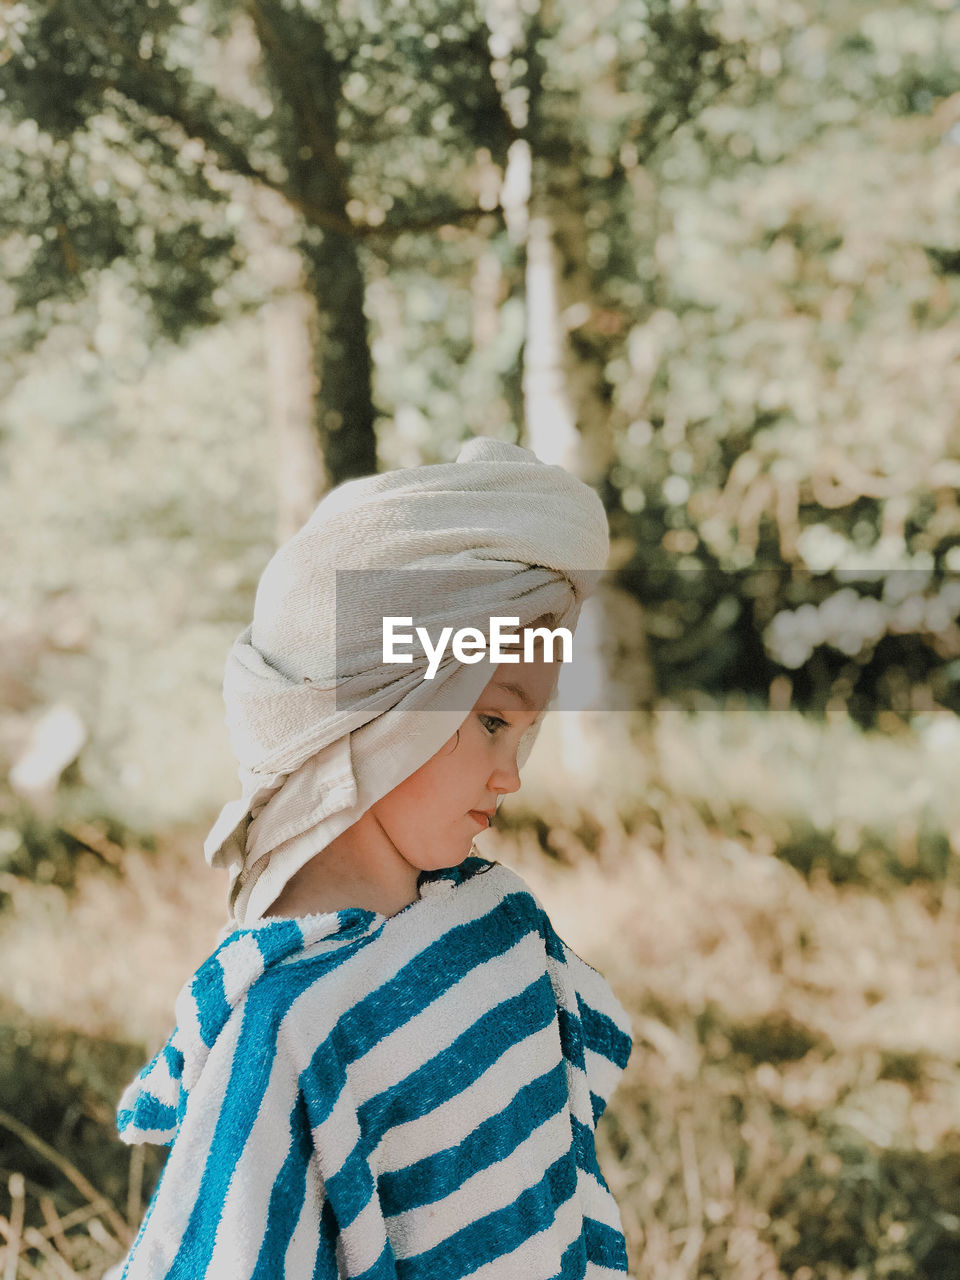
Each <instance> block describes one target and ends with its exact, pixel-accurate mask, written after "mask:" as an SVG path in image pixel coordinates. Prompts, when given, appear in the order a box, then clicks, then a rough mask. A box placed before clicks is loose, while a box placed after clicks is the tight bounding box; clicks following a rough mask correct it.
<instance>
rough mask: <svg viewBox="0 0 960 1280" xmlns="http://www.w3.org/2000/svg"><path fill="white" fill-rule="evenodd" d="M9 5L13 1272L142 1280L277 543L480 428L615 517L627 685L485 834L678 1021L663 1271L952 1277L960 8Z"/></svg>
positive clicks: (649, 1024) (1, 647)
mask: <svg viewBox="0 0 960 1280" xmlns="http://www.w3.org/2000/svg"><path fill="white" fill-rule="evenodd" d="M0 27H2V32H3V40H2V44H0V93H2V99H0V139H2V146H0V259H2V270H0V276H2V284H0V300H2V302H0V305H2V316H3V321H2V331H0V338H2V343H3V356H4V359H3V363H2V369H0V378H2V383H3V401H2V408H0V546H2V564H3V577H2V580H0V700H2V711H0V973H2V975H3V983H2V987H0V1215H2V1217H0V1237H2V1238H0V1255H2V1258H3V1267H4V1268H5V1269H4V1270H3V1271H2V1274H3V1276H4V1280H13V1277H14V1276H15V1275H16V1276H21V1275H22V1276H25V1277H30V1276H36V1275H40V1276H43V1277H53V1276H58V1277H63V1276H71V1275H79V1276H91V1277H94V1276H100V1275H101V1274H102V1271H103V1269H104V1268H105V1266H106V1265H107V1264H108V1263H110V1262H112V1261H115V1260H116V1259H117V1258H118V1257H119V1256H120V1255H121V1253H122V1247H121V1245H122V1243H126V1242H128V1241H129V1239H130V1232H131V1229H132V1228H133V1227H135V1226H136V1225H137V1224H138V1223H139V1220H140V1216H141V1212H142V1207H143V1204H144V1203H145V1200H146V1197H147V1195H148V1194H149V1191H150V1190H151V1188H152V1186H153V1185H154V1183H155V1180H156V1176H157V1174H158V1171H159V1169H160V1167H161V1162H162V1157H163V1155H164V1154H165V1150H163V1149H153V1148H152V1149H149V1150H147V1151H146V1152H144V1150H143V1149H142V1148H140V1149H134V1151H133V1154H132V1158H131V1152H130V1150H129V1149H128V1148H126V1147H124V1146H122V1144H120V1142H119V1141H118V1139H117V1138H116V1136H115V1130H114V1109H115V1106H116V1102H117V1099H118V1097H119V1093H120V1091H121V1089H122V1087H123V1085H125V1084H126V1082H127V1081H128V1080H129V1079H130V1078H131V1077H132V1075H133V1074H135V1072H136V1071H137V1070H138V1069H139V1067H140V1066H141V1065H142V1064H143V1063H144V1062H145V1061H146V1060H147V1059H148V1058H149V1057H150V1056H152V1054H153V1053H154V1052H155V1050H156V1049H157V1048H158V1047H159V1045H160V1044H161V1043H162V1042H163V1040H164V1039H165V1038H166V1035H167V1033H168V1031H169V1030H170V1028H171V1026H172V1018H173V1001H174V998H175V996H176V993H177V991H178V989H179V987H180V985H181V984H182V983H183V982H184V981H185V980H186V979H187V978H188V977H189V975H190V973H191V972H192V971H193V969H194V967H195V966H196V965H197V964H199V962H200V961H201V960H202V959H203V958H204V956H205V955H207V954H208V953H209V951H210V950H211V949H212V947H213V945H214V941H215V936H216V933H217V931H218V929H219V927H220V925H221V923H222V922H223V920H224V918H225V915H224V909H225V906H224V903H225V892H226V886H225V883H223V882H222V881H221V880H220V878H219V876H218V875H215V874H214V873H212V872H210V871H208V870H207V869H206V867H205V866H204V863H203V858H202V850H201V844H202V839H203V836H204V835H205V833H206V831H207V829H208V828H209V826H210V824H211V822H212V820H213V818H214V817H215V816H216V814H217V813H218V812H219V809H220V806H221V805H222V804H223V803H224V802H225V801H226V800H228V799H231V798H233V797H234V795H236V794H237V792H238V790H239V788H238V784H237V781H236V777H235V773H234V764H233V760H232V756H231V753H230V748H229V743H228V740H227V735H226V730H225V728H224V727H223V723H222V714H223V708H222V703H221V699H220V681H221V678H222V673H223V664H224V660H225V657H226V653H227V650H228V648H229V646H230V644H231V642H232V640H233V639H234V637H235V636H236V634H237V633H238V632H239V630H240V629H241V628H242V627H243V626H244V625H245V624H246V622H247V621H248V619H249V615H250V610H251V607H252V602H253V593H254V589H255V586H256V582H257V579H258V577H259V574H260V571H261V570H262V568H263V566H264V565H265V564H266V562H267V560H268V559H269V557H270V555H271V553H272V551H273V549H274V547H275V546H276V545H277V542H278V541H279V540H282V539H284V538H286V537H287V536H289V534H290V533H292V532H293V531H294V530H295V529H296V528H298V527H299V525H300V523H301V522H302V521H303V520H304V519H305V518H306V516H307V514H308V513H309V511H310V510H311V509H312V507H313V505H314V503H315V502H316V501H317V499H318V498H319V496H320V495H321V494H322V493H323V492H324V490H325V489H326V488H327V487H328V486H330V485H332V484H336V483H339V482H340V481H342V480H344V479H347V478H349V477H352V476H356V475H362V474H367V473H369V472H372V471H374V470H377V469H385V468H389V467H395V466H407V465H414V464H417V463H420V462H434V461H441V460H448V459H451V458H453V457H454V456H455V455H456V452H457V450H458V447H459V444H460V442H462V440H463V439H465V438H466V437H468V436H469V435H471V434H473V433H483V434H489V435H494V436H498V437H500V438H502V439H504V440H510V441H519V443H521V444H525V445H527V446H529V447H531V448H533V449H535V451H536V452H537V453H538V454H539V456H540V457H542V458H543V459H544V460H545V461H549V462H560V463H562V464H563V465H565V466H568V467H570V468H571V469H573V470H575V471H576V472H577V473H578V474H580V475H581V476H582V478H583V479H585V480H587V481H588V482H589V483H591V484H593V485H595V486H596V488H597V489H598V491H599V492H600V493H601V495H602V496H603V499H604V501H605V504H606V506H607V509H608V512H609V518H610V525H611V532H612V535H613V556H612V559H611V569H614V570H616V571H617V582H618V587H619V590H618V591H617V592H612V593H611V594H610V598H609V599H608V600H607V601H606V603H605V606H604V607H605V609H606V610H607V613H606V615H605V616H606V618H607V624H608V626H607V631H608V634H609V635H610V636H612V637H613V638H614V640H615V643H616V656H615V662H616V664H617V669H618V675H619V679H620V681H621V683H622V685H623V688H624V706H625V708H629V709H625V710H624V712H623V713H618V712H603V713H596V714H595V715H593V717H591V714H590V713H583V714H580V713H556V719H555V720H554V721H553V723H552V724H550V725H548V727H547V728H546V729H545V730H544V732H543V734H541V739H540V742H539V743H538V746H537V750H536V751H535V752H534V755H533V757H532V758H531V761H530V764H529V766H528V773H527V777H526V779H525V785H524V789H523V791H522V792H520V793H519V795H517V796H515V797H512V798H511V799H510V800H509V801H508V802H507V803H506V804H505V805H504V806H503V809H502V810H501V814H500V818H499V821H498V825H497V828H496V829H495V830H493V831H491V832H488V833H487V834H486V835H484V836H481V837H480V838H479V839H478V849H479V851H480V852H481V853H483V854H484V855H485V856H487V857H494V858H499V859H501V860H502V861H504V862H506V863H508V864H509V865H512V866H514V867H516V868H517V869H518V870H519V871H520V872H521V874H524V875H525V876H526V877H527V879H528V880H529V882H530V883H531V885H532V886H533V887H534V888H535V889H536V890H537V892H538V893H540V894H541V896H542V898H543V900H544V903H545V905H546V906H547V907H548V910H549V911H550V912H551V915H552V916H553V917H554V919H555V922H556V924H557V927H558V929H559V931H560V933H561V934H562V935H563V936H564V937H565V938H566V939H567V940H568V941H569V942H570V944H571V945H573V946H574V947H575V948H576V949H578V950H579V951H580V952H581V954H583V955H584V957H585V958H587V959H588V960H589V961H590V962H591V963H592V964H595V965H596V966H597V967H599V968H601V969H602V970H603V971H604V972H605V974H606V975H607V976H608V978H609V980H610V982H611V984H612V985H613V986H614V988H615V990H616V991H617V993H618V994H619V995H620V997H621V999H622V1000H623V1001H624V1003H625V1004H626V1005H627V1007H628V1008H629V1009H630V1011H631V1014H632V1016H633V1018H634V1025H635V1032H636V1041H635V1047H634V1051H633V1056H632V1058H631V1062H630V1066H629V1068H628V1071H627V1073H626V1076H625V1077H624V1081H623V1083H622V1085H621V1087H620V1090H619V1092H618V1093H617V1095H615V1098H614V1101H613V1104H612V1106H611V1108H610V1109H609V1111H608V1112H607V1114H606V1115H605V1117H604V1119H603V1121H602V1123H601V1126H600V1143H601V1151H600V1156H601V1165H602V1167H603V1169H604V1171H605V1173H606V1175H607V1178H608V1181H609V1183H610V1185H611V1188H612V1189H613V1191H614V1193H615V1194H616V1196H617V1198H618V1201H619V1203H620V1205H621V1209H622V1213H623V1219H624V1225H625V1228H626V1231H627V1236H628V1247H629V1250H630V1257H631V1263H632V1268H633V1271H634V1273H635V1274H636V1276H637V1277H654V1278H655V1280H674V1278H677V1280H679V1278H680V1277H696V1276H704V1277H707V1276H709V1277H715V1278H716V1280H733V1278H734V1277H736V1278H737V1280H772V1278H774V1277H781V1276H784V1277H791V1278H792V1280H820V1278H821V1277H822V1278H825V1280H834V1278H835V1277H837V1278H839V1277H858V1278H864V1280H866V1278H868V1277H869V1278H873V1277H888V1278H889V1277H893V1278H895V1280H907V1278H908V1277H929V1278H930V1280H949V1278H950V1277H960V1204H958V1200H957V1183H958V1177H960V1066H958V1060H960V1004H958V998H960V980H958V972H957V960H958V954H960V952H958V935H957V924H958V911H960V892H958V884H960V877H958V871H957V855H958V852H960V788H958V786H957V775H958V770H960V719H958V713H960V627H958V625H957V618H958V615H960V580H958V576H957V574H956V570H957V569H960V507H958V501H957V498H958V492H960V420H958V405H960V360H958V356H960V324H958V302H960V286H958V273H960V224H958V218H957V215H958V209H960V12H958V10H957V7H956V6H954V5H952V4H951V3H945V2H943V0H933V2H930V0H928V2H927V3H920V2H919V0H918V2H917V3H887V2H885V0H879V2H878V3H875V4H872V5H869V6H867V5H864V4H860V3H856V2H855V0H834V3H832V4H830V5H827V4H825V3H816V2H815V0H710V2H709V3H707V2H704V3H696V4H694V3H684V0H673V2H672V3H667V2H666V0H649V2H645V0H593V3H592V4H590V5H585V4H583V3H580V2H579V0H489V3H486V4H484V3H482V2H480V3H477V4H475V5H474V4H467V5H465V6H464V5H463V4H462V3H456V4H455V3H452V2H450V3H448V2H447V0H379V2H374V0H341V2H340V3H337V4H334V3H332V0H328V2H325V3H321V2H320V0H283V2H282V3H281V2H280V0H247V3H245V4H243V5H233V4H228V3H225V2H223V0H193V2H192V3H189V4H178V3H169V2H168V0H147V2H146V3H145V4H133V3H130V0H98V2H97V3H94V2H93V0H59V2H56V3H54V2H47V0H11V2H10V3H7V4H5V5H4V6H3V10H2V15H0ZM565 717H566V718H565ZM4 1239H6V1240H7V1241H12V1243H10V1244H8V1245H7V1246H6V1248H4ZM17 1255H19V1258H18V1257H17Z"/></svg>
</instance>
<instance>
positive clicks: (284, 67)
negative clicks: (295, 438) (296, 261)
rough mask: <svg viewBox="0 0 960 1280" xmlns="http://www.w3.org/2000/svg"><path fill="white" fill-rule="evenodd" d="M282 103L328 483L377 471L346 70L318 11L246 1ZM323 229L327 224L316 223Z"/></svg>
mask: <svg viewBox="0 0 960 1280" xmlns="http://www.w3.org/2000/svg"><path fill="white" fill-rule="evenodd" d="M248 6H249V11H250V15H251V18H252V20H253V24H254V27H255V28H256V32H257V37H258V39H259V41H260V47H261V51H262V58H263V67H264V70H265V72H266V74H267V78H268V80H269V81H270V83H271V86H272V91H273V95H274V98H275V100H276V103H277V108H278V109H277V111H276V119H277V122H278V131H279V133H278V147H279V149H280V151H281V153H282V158H283V162H284V165H285V167H286V169H287V173H288V175H289V185H290V187H291V188H292V190H293V191H294V192H295V193H296V195H297V197H299V198H300V201H301V208H302V209H305V210H318V211H319V213H318V214H315V215H314V217H313V220H312V224H311V215H310V213H309V212H307V213H304V214H303V217H304V218H305V221H306V224H307V225H306V227H305V228H304V232H303V234H302V235H301V236H300V243H299V245H298V246H297V247H298V250H299V253H300V256H301V258H302V262H303V277H304V282H305V288H306V291H307V293H308V294H310V295H311V297H312V298H313V299H314V300H315V302H316V323H315V324H314V325H311V326H310V328H309V330H308V332H309V333H310V337H311V339H312V344H313V353H312V366H313V375H314V391H315V404H314V414H313V421H314V431H315V433H316V438H317V440H318V442H319V448H320V451H321V453H322V456H323V461H324V465H325V468H326V479H327V480H328V482H329V483H330V484H331V485H337V484H340V483H341V482H342V481H344V480H349V479H352V478H354V477H356V476H362V475H369V474H370V473H372V472H374V471H376V469H377V442H376V436H375V434H374V428H373V423H374V416H375V415H374V408H373V390H372V382H371V360H370V350H369V343H368V334H367V318H366V315H365V313H364V307H363V304H364V292H365V282H364V277H363V271H362V269H361V264H360V255H359V248H358V243H357V238H356V237H355V236H352V235H351V234H350V233H349V231H339V230H331V229H330V227H329V225H328V224H329V222H330V221H331V220H332V221H333V222H335V223H336V224H339V225H342V226H345V227H349V225H350V218H349V216H348V214H347V205H348V203H349V200H350V189H349V182H348V179H347V174H346V172H345V170H344V166H343V164H342V163H341V161H340V158H339V156H338V154H337V142H338V137H339V135H338V124H337V110H338V107H339V105H340V101H341V93H342V91H341V84H340V81H341V76H342V66H341V64H340V62H339V61H338V59H337V58H336V56H335V55H334V54H333V53H331V51H330V49H329V47H328V44H327V34H326V32H325V30H324V27H323V26H322V24H320V23H318V22H317V21H316V19H315V17H314V16H313V15H312V14H308V13H303V12H299V11H297V10H294V9H290V8H288V7H286V6H285V5H284V4H283V3H282V2H281V0H248ZM318 224H322V225H318Z"/></svg>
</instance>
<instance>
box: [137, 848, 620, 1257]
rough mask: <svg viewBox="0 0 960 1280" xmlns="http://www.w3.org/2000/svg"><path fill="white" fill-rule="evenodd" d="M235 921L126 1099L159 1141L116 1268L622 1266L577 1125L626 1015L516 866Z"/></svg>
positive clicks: (609, 1200) (586, 1140) (585, 1132)
mask: <svg viewBox="0 0 960 1280" xmlns="http://www.w3.org/2000/svg"><path fill="white" fill-rule="evenodd" d="M419 887H420V897H419V899H417V900H416V901H415V902H413V903H411V904H410V905H409V906H408V907H406V908H404V909H403V910H402V911H400V912H399V913H398V914H397V915H395V916H391V917H386V916H383V915H380V914H378V913H375V912H372V911H368V910H364V909H362V908H350V909H346V910H341V911H337V912H327V913H325V914H322V915H311V916H305V917H301V918H297V919H283V918H275V919H271V918H267V919H265V920H261V921H260V922H259V923H257V924H256V925H255V926H254V927H252V928H245V929H239V930H237V931H235V932H233V933H231V934H230V935H229V936H228V937H227V938H225V939H224V941H223V942H222V943H221V944H220V945H219V947H218V948H217V949H216V951H215V952H214V953H213V955H211V956H210V957H209V958H208V959H207V960H206V961H205V962H204V963H203V965H201V967H200V969H199V970H198V971H197V973H196V974H195V975H194V977H193V978H192V979H191V980H190V981H189V982H188V983H187V984H186V985H185V986H184V988H183V990H182V991H181V993H180V996H179V997H178V1000H177V1006H176V1011H177V1027H176V1030H175V1031H174V1032H173V1034H172V1036H171V1037H170V1039H169V1040H168V1041H167V1043H166V1045H165V1046H164V1047H163V1049H162V1050H161V1051H160V1052H159V1053H158V1054H157V1056H156V1057H155V1058H154V1059H153V1061H152V1062H151V1063H149V1064H148V1065H147V1066H146V1067H144V1068H143V1070H142V1071H141V1072H140V1074H139V1075H138V1076H137V1077H136V1079H135V1080H133V1081H132V1082H131V1084H129V1085H128V1086H127V1088H126V1090H125V1091H124V1093H123V1096H122V1098H121V1101H120V1106H119V1111H118V1127H119V1131H120V1135H121V1137H122V1138H123V1140H124V1141H125V1142H129V1143H136V1142H155V1143H161V1144H170V1147H171V1150H170V1153H169V1155H168V1157H167V1162H166V1165H165V1167H164V1169H163V1172H162V1175H161V1178H160V1182H159V1184H158V1186H157V1189H156V1191H155V1193H154V1195H153V1198H152V1199H151V1202H150V1204H149V1206H148V1208H147V1212H146V1215H145V1217H144V1220H143V1223H142V1225H141V1227H140V1231H139V1234H138V1236H137V1239H136V1241H135V1243H134V1245H133V1247H132V1248H131V1250H130V1253H129V1254H128V1256H127V1259H126V1260H125V1263H124V1264H123V1266H122V1270H118V1272H117V1274H118V1275H122V1277H123V1280H160V1278H161V1277H163V1278H164V1280H202V1278H207V1280H210V1278H215V1280H221V1278H222V1280H253V1278H254V1277H256V1278H257V1280H279V1278H280V1277H286V1278H287V1280H328V1277H329V1278H330V1280H336V1278H338V1277H351V1278H352V1280H394V1278H395V1277H402V1280H459V1278H460V1277H466V1276H470V1277H474V1278H475V1280H549V1278H553V1277H556V1278H557V1280H561V1278H562V1280H573V1278H574V1277H586V1278H596V1280H599V1277H603V1276H612V1275H623V1274H624V1273H626V1271H627V1256H626V1248H625V1244H624V1238H623V1231H622V1226H621V1220H620V1213H619V1210H618V1208H617V1204H616V1202H615V1200H614V1198H613V1196H612V1195H611V1193H610V1190H609V1188H608V1187H607V1184H606V1181H605V1180H604V1177H603V1174H602V1172H601V1170H600V1168H599V1165H598V1163H597V1157H596V1152H595V1148H594V1129H595V1126H596V1124H597V1121H598V1119H599V1118H600V1115H601V1113H602V1112H603V1110H604V1107H605V1106H606V1104H607V1101H608V1100H609V1098H610V1095H611V1093H612V1092H613V1089H614V1088H615V1086H616V1083H617V1081H618V1079H619V1077H620V1074H621V1072H622V1071H623V1069H624V1067H625V1066H626V1063H627V1059H628V1057H629V1054H630V1048H631V1036H630V1023H629V1019H628V1017H627V1014H626V1012H625V1011H624V1009H623V1007H622V1006H621V1005H620V1003H619V1002H618V1001H617V999H616V998H615V997H614V995H613V993H612V991H611V990H610V987H609V986H608V985H607V983H606V981H605V979H604V978H603V977H602V976H601V975H600V974H599V973H598V972H597V971H596V970H595V969H592V968H591V967H590V966H589V965H587V964H586V963H585V962H584V961H583V960H581V959H580V957H579V956H577V955H576V954H575V953H574V952H573V951H571V949H570V948H569V947H568V946H567V945H566V943H564V942H563V941H562V939H560V938H559V937H558V936H557V934H556V932H555V931H554V929H553V927H552V925H551V923H550V920H549V918H548V917H547V914H546V912H545V911H544V909H543V907H542V905H541V904H540V902H539V900H538V899H537V898H536V897H535V895H534V894H533V893H532V892H531V891H530V889H529V888H528V886H527V885H526V884H525V882H524V881H523V880H522V879H521V878H520V877H519V876H517V875H516V874H515V873H514V872H512V871H510V870H508V869H507V868H506V867H504V866H502V865H501V864H500V863H497V862H489V861H487V860H486V859H484V858H480V857H476V856H471V857H469V858H467V859H466V860H465V861H464V862H462V863H461V864H460V865H459V866H457V867H453V868H448V869H445V870H440V871H430V872H422V873H421V875H420V879H419Z"/></svg>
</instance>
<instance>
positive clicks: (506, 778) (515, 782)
mask: <svg viewBox="0 0 960 1280" xmlns="http://www.w3.org/2000/svg"><path fill="white" fill-rule="evenodd" d="M519 789H520V770H519V768H518V767H517V758H516V756H513V758H512V759H511V761H510V764H509V766H505V767H504V768H502V769H495V770H494V771H493V773H492V774H491V775H490V790H491V791H502V792H504V793H505V794H509V793H510V792H511V791H519Z"/></svg>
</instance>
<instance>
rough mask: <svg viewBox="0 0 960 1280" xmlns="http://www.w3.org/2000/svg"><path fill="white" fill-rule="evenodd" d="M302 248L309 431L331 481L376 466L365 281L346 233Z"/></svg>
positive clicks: (367, 471) (333, 234) (366, 472)
mask: <svg viewBox="0 0 960 1280" xmlns="http://www.w3.org/2000/svg"><path fill="white" fill-rule="evenodd" d="M302 252H303V257H304V266H305V270H306V277H307V286H308V289H309V291H310V293H311V294H312V296H313V297H314V298H315V299H316V303H317V326H316V335H315V341H314V346H313V370H314V377H315V384H316V404H315V411H314V429H315V431H316V433H317V437H318V439H319V441H320V447H321V449H322V451H323V457H324V460H325V462H326V468H327V474H328V476H329V479H330V483H331V484H334V485H336V484H340V483H342V482H343V481H344V480H350V479H353V478H354V477H356V476H364V475H371V474H372V473H373V472H375V471H376V470H377V438H376V434H375V432H374V426H373V424H374V418H375V411H374V407H373V385H372V373H373V370H372V361H371V358H370V341H369V334H368V329H367V317H366V314H365V312H364V308H363V304H364V295H365V280H364V277H363V272H362V270H361V266H360V261H359V254H358V248H357V242H356V240H354V239H352V238H351V237H350V236H347V235H342V234H340V233H339V232H332V231H324V232H323V237H322V239H320V240H319V243H317V242H314V241H311V242H310V243H308V244H306V245H303V246H302Z"/></svg>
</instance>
